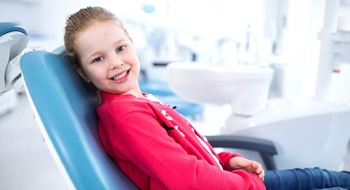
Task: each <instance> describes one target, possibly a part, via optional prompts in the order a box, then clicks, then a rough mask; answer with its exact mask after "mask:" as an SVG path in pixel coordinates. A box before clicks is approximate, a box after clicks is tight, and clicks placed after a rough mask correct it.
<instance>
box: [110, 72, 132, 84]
mask: <svg viewBox="0 0 350 190" xmlns="http://www.w3.org/2000/svg"><path fill="white" fill-rule="evenodd" d="M129 72H130V69H129V70H127V71H125V72H123V73H120V74H119V75H116V76H114V77H112V78H111V79H112V80H114V81H118V80H121V79H123V78H124V77H125V76H126V75H127V74H129Z"/></svg>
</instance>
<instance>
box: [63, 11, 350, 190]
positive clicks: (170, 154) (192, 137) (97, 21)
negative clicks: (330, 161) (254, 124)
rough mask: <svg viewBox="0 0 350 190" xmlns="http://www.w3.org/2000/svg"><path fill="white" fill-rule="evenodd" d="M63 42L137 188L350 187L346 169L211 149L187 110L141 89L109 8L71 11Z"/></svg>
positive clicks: (108, 145) (125, 37)
mask: <svg viewBox="0 0 350 190" xmlns="http://www.w3.org/2000/svg"><path fill="white" fill-rule="evenodd" d="M64 43H65V49H66V53H67V55H68V56H69V57H70V59H71V62H72V64H73V66H74V68H75V69H76V70H77V72H78V73H79V75H80V76H81V77H82V78H83V79H84V80H85V81H86V82H87V83H90V84H92V85H93V86H94V87H95V88H96V90H97V91H98V92H99V93H100V96H101V104H100V105H99V106H98V108H97V113H98V116H99V119H100V123H99V133H100V137H101V141H102V144H103V146H104V148H105V150H106V151H107V153H108V154H109V155H110V156H111V157H112V158H113V159H114V161H115V163H116V164H117V165H118V166H119V167H120V169H121V170H122V171H123V172H124V173H125V174H126V175H127V176H128V177H129V178H130V179H131V180H132V181H133V182H134V183H135V184H136V185H137V186H138V187H139V188H141V189H250V190H253V189H254V190H255V189H265V188H266V187H267V189H284V190H287V189H312V188H325V187H343V188H350V174H348V173H346V172H331V171H325V170H320V169H317V168H314V169H305V170H284V171H267V172H266V175H265V172H264V170H263V169H262V167H261V165H260V164H259V163H258V162H255V161H252V160H248V159H245V158H244V157H242V156H241V155H238V154H234V153H229V152H222V153H219V154H216V153H215V152H214V150H213V148H212V147H211V146H210V144H208V142H207V141H206V139H205V138H204V137H202V136H201V135H200V134H199V133H198V132H197V131H196V130H195V129H194V128H193V127H192V126H191V124H190V123H189V122H187V121H186V120H185V118H184V117H182V116H181V115H180V114H178V113H177V112H176V111H174V110H173V109H172V108H170V107H168V106H167V105H164V104H163V103H161V102H159V101H158V100H157V99H156V98H155V97H153V96H152V95H150V94H145V93H142V92H141V90H140V88H139V85H138V76H139V72H140V63H139V60H138V57H137V55H136V51H135V48H134V47H133V44H132V40H131V38H130V36H129V34H128V33H127V31H126V29H125V28H124V26H123V24H122V22H121V21H120V20H118V19H117V18H116V17H115V15H114V14H112V13H110V12H109V11H107V10H105V9H103V8H101V7H87V8H84V9H81V10H79V11H78V12H77V13H75V14H73V15H71V16H70V17H69V19H68V20H67V23H66V28H65V36H64ZM264 182H265V184H264ZM265 185H266V187H265Z"/></svg>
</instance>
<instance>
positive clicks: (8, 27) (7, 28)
mask: <svg viewBox="0 0 350 190" xmlns="http://www.w3.org/2000/svg"><path fill="white" fill-rule="evenodd" d="M14 31H17V32H22V33H23V34H25V35H26V36H27V31H26V30H25V29H24V28H22V27H21V26H20V25H18V24H15V23H12V22H0V36H2V35H4V34H6V33H9V32H14Z"/></svg>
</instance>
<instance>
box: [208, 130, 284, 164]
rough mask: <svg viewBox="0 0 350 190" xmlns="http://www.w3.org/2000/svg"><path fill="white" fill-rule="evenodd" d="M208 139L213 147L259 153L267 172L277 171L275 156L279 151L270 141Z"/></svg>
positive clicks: (225, 136) (236, 138) (225, 138)
mask: <svg viewBox="0 0 350 190" xmlns="http://www.w3.org/2000/svg"><path fill="white" fill-rule="evenodd" d="M206 138H207V139H208V141H209V143H210V144H211V145H212V146H213V147H217V148H219V147H220V148H236V149H244V150H252V151H257V152H258V153H259V154H260V156H261V158H262V160H263V164H264V165H265V168H266V169H267V170H275V169H276V163H275V161H274V159H273V156H274V155H276V154H277V150H276V147H275V144H274V143H273V142H272V141H270V140H266V139H260V138H255V137H245V136H237V135H215V136H206Z"/></svg>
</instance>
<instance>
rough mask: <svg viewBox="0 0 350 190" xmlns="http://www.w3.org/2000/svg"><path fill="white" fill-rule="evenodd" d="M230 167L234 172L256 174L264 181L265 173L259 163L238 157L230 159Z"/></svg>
mask: <svg viewBox="0 0 350 190" xmlns="http://www.w3.org/2000/svg"><path fill="white" fill-rule="evenodd" d="M230 166H231V168H232V169H233V170H237V169H242V170H244V171H247V172H252V173H255V174H256V175H258V176H259V178H260V179H261V180H264V177H265V172H264V170H263V168H262V166H261V164H260V163H259V162H256V161H253V160H248V159H246V158H243V157H240V156H236V157H232V158H231V159H230Z"/></svg>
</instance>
